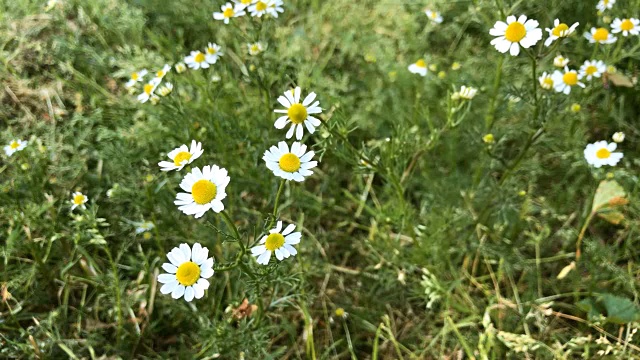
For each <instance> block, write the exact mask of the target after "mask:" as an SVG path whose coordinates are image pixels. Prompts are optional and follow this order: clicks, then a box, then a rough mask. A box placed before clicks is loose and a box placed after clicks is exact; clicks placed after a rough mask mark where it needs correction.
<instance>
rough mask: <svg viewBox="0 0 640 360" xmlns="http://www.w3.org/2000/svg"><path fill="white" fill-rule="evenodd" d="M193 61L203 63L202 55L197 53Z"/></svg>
mask: <svg viewBox="0 0 640 360" xmlns="http://www.w3.org/2000/svg"><path fill="white" fill-rule="evenodd" d="M193 60H195V62H199V63H201V62H203V61H204V54H203V53H201V52H199V53H198V54H197V55H196V56H195V57H194V58H193Z"/></svg>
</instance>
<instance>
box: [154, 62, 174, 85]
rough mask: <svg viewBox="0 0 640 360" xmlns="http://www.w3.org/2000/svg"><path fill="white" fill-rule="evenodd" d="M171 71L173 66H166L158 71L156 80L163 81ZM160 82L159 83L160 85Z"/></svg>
mask: <svg viewBox="0 0 640 360" xmlns="http://www.w3.org/2000/svg"><path fill="white" fill-rule="evenodd" d="M169 71H171V66H169V64H164V66H163V67H162V69H160V70H158V71H156V79H159V80H162V78H164V77H165V76H166V75H167V74H168V73H169ZM159 83H160V82H159V81H158V84H159Z"/></svg>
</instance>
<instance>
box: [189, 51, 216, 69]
mask: <svg viewBox="0 0 640 360" xmlns="http://www.w3.org/2000/svg"><path fill="white" fill-rule="evenodd" d="M184 62H185V63H186V64H187V66H188V67H190V68H191V69H195V70H198V69H200V68H202V69H206V68H208V67H209V66H210V65H209V63H208V62H207V56H206V55H205V54H203V53H201V52H200V50H196V51H192V52H191V55H189V56H187V57H185V58H184Z"/></svg>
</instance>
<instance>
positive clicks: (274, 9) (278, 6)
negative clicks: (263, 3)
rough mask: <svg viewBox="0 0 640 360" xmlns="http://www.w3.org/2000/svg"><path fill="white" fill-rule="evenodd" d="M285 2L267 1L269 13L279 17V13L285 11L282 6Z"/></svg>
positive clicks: (280, 0) (278, 0)
mask: <svg viewBox="0 0 640 360" xmlns="http://www.w3.org/2000/svg"><path fill="white" fill-rule="evenodd" d="M283 5H284V2H283V1H282V0H269V2H268V3H267V13H268V14H269V15H271V16H273V17H274V18H277V17H278V13H283V12H284V8H283V7H282V6H283Z"/></svg>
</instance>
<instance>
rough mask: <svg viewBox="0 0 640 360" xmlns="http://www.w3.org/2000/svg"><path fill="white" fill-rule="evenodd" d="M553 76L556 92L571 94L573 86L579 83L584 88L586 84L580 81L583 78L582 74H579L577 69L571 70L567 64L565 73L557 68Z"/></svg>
mask: <svg viewBox="0 0 640 360" xmlns="http://www.w3.org/2000/svg"><path fill="white" fill-rule="evenodd" d="M551 78H552V80H553V87H554V89H555V90H556V92H561V93H564V94H565V95H569V93H570V92H571V87H572V86H576V85H578V86H580V87H582V88H584V84H583V83H582V82H580V80H581V79H582V75H580V74H578V72H577V71H575V70H569V68H567V67H566V66H565V68H564V73H563V72H561V71H559V70H556V71H554V73H553V75H552V76H551Z"/></svg>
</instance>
